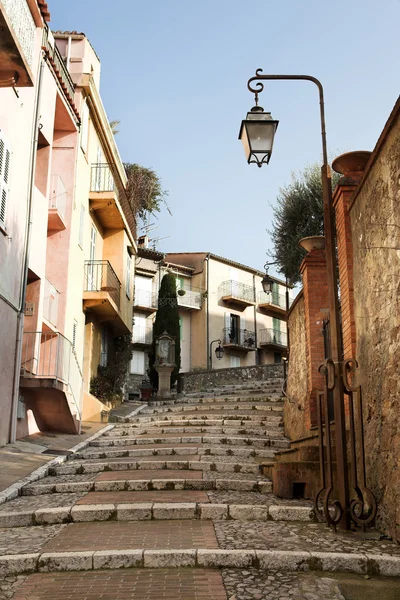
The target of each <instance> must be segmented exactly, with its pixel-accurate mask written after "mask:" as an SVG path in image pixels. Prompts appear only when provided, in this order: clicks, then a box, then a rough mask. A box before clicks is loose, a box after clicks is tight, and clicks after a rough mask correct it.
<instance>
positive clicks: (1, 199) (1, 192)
mask: <svg viewBox="0 0 400 600" xmlns="http://www.w3.org/2000/svg"><path fill="white" fill-rule="evenodd" d="M10 163H11V149H10V146H9V144H8V142H7V140H6V138H5V136H4V134H3V132H2V131H0V227H3V228H4V229H5V228H6V213H7V203H8V197H9V194H10Z"/></svg>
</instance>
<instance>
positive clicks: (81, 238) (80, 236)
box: [78, 204, 85, 248]
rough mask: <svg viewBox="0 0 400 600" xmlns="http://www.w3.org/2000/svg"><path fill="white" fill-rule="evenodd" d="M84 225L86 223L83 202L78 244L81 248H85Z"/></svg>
mask: <svg viewBox="0 0 400 600" xmlns="http://www.w3.org/2000/svg"><path fill="white" fill-rule="evenodd" d="M84 225H85V207H84V206H83V204H81V212H80V215H79V238H78V244H79V246H80V247H81V248H83V235H84Z"/></svg>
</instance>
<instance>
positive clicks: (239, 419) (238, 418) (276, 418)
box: [127, 411, 282, 426]
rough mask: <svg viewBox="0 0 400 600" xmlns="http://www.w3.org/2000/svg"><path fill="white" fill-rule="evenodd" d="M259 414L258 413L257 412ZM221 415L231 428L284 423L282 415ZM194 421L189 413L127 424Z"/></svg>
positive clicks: (147, 418)
mask: <svg viewBox="0 0 400 600" xmlns="http://www.w3.org/2000/svg"><path fill="white" fill-rule="evenodd" d="M257 412H258V411H257ZM221 415H223V420H224V423H226V424H227V425H228V424H229V423H230V424H231V426H233V425H241V424H243V423H244V422H246V423H247V424H249V423H259V424H261V423H265V424H277V423H282V416H281V415H280V414H277V415H276V414H272V413H269V414H260V413H259V412H258V414H257V413H256V412H252V413H243V412H238V413H236V412H235V411H232V412H231V413H230V414H227V413H226V412H221ZM199 416H200V419H201V420H205V421H207V420H208V413H207V412H204V413H199ZM186 419H188V420H194V419H193V413H189V414H187V415H181V418H180V419H176V416H173V415H172V414H167V415H165V416H164V419H160V418H154V417H138V418H137V419H135V420H134V421H133V420H132V421H127V423H129V422H131V423H136V424H139V425H140V424H144V423H152V422H153V421H161V420H164V421H165V422H167V421H174V420H175V421H176V420H186Z"/></svg>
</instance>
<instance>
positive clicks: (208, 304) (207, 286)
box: [205, 252, 211, 370]
mask: <svg viewBox="0 0 400 600" xmlns="http://www.w3.org/2000/svg"><path fill="white" fill-rule="evenodd" d="M205 261H207V284H206V292H207V298H206V300H207V314H206V320H207V344H206V355H207V370H210V369H211V365H210V357H209V356H208V346H209V343H210V320H209V316H210V294H209V286H210V252H209V253H208V254H207V256H206V258H205Z"/></svg>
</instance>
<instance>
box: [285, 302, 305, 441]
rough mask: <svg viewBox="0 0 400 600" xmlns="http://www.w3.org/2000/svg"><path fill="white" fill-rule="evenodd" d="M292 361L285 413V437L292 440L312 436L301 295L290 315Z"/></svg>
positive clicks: (303, 312) (290, 358) (290, 361)
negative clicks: (307, 417) (307, 411)
mask: <svg viewBox="0 0 400 600" xmlns="http://www.w3.org/2000/svg"><path fill="white" fill-rule="evenodd" d="M288 324H289V336H290V357H289V369H288V380H287V395H288V398H287V399H286V400H285V405H284V409H283V414H284V423H285V434H286V435H287V436H288V437H289V438H290V439H291V440H293V439H298V438H301V437H304V436H305V435H309V433H310V432H309V430H308V429H307V428H306V422H305V418H304V411H305V408H306V401H307V347H306V322H305V311H304V295H303V292H300V294H299V296H298V297H297V299H296V301H295V303H294V304H293V306H292V309H291V311H290V313H289V323H288Z"/></svg>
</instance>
